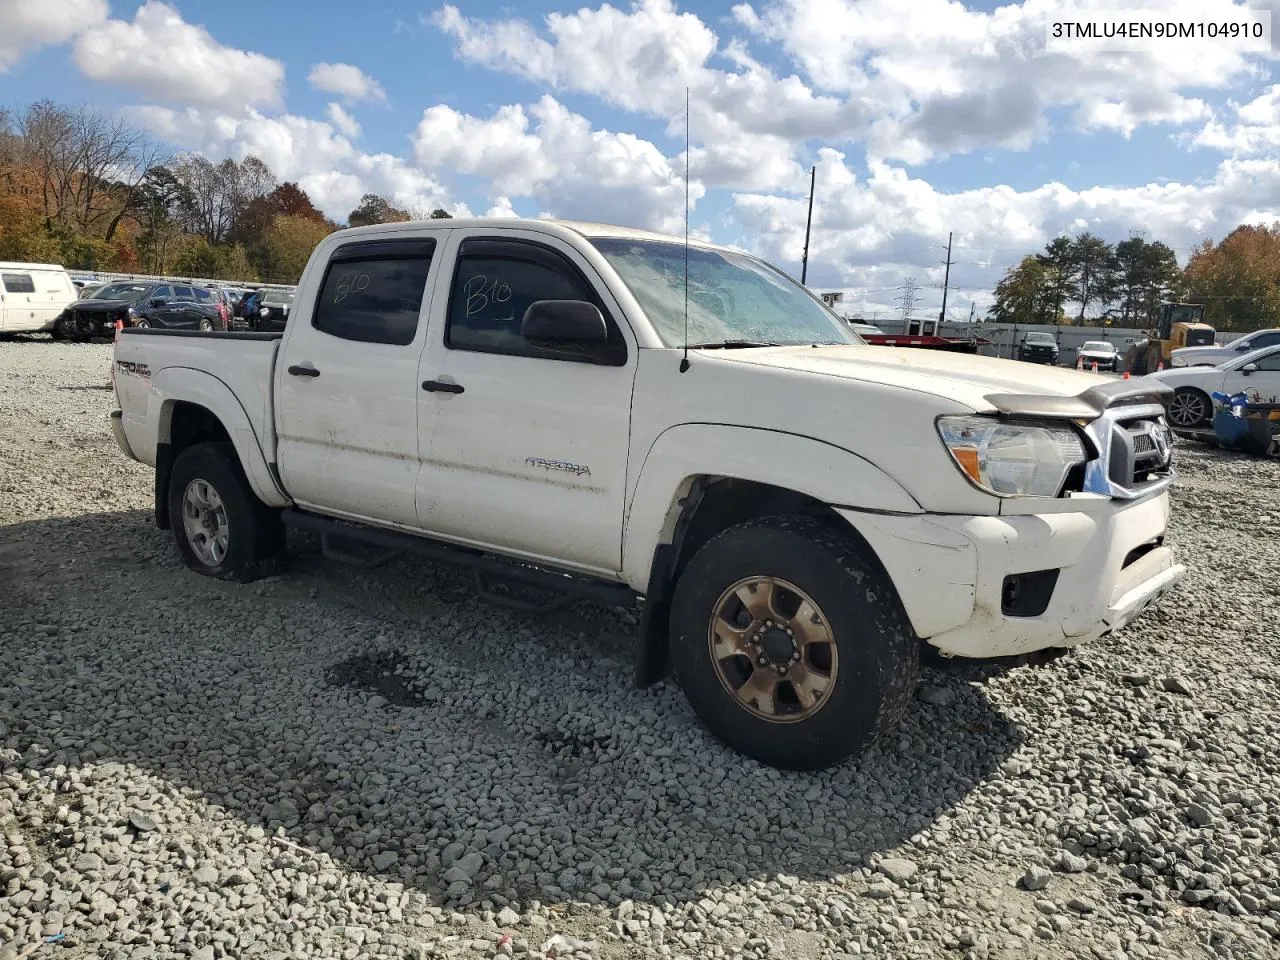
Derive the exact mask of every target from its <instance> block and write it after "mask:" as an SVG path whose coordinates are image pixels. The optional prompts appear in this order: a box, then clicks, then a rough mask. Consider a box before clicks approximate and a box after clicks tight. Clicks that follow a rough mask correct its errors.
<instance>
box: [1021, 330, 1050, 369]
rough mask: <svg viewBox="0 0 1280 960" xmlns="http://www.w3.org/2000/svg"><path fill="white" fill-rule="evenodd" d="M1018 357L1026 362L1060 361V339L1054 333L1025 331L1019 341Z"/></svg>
mask: <svg viewBox="0 0 1280 960" xmlns="http://www.w3.org/2000/svg"><path fill="white" fill-rule="evenodd" d="M1018 359H1019V360H1022V361H1024V362H1026V363H1048V364H1051V365H1057V363H1058V341H1057V340H1056V339H1055V338H1054V336H1053V334H1052V333H1037V332H1034V331H1033V332H1031V333H1025V334H1023V335H1022V339H1021V340H1020V341H1019V342H1018Z"/></svg>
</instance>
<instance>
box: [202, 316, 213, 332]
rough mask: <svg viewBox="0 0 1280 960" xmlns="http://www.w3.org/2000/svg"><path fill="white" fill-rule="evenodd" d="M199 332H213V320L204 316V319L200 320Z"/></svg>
mask: <svg viewBox="0 0 1280 960" xmlns="http://www.w3.org/2000/svg"><path fill="white" fill-rule="evenodd" d="M200 332H201V333H213V321H212V320H209V319H207V318H206V319H204V320H201V321H200Z"/></svg>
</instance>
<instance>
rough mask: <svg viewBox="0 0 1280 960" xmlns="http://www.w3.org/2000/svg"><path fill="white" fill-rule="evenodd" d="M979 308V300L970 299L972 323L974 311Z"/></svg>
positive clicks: (970, 318) (970, 320)
mask: <svg viewBox="0 0 1280 960" xmlns="http://www.w3.org/2000/svg"><path fill="white" fill-rule="evenodd" d="M977 309H978V301H977V300H970V301H969V322H970V323H973V312H974V311H975V310H977Z"/></svg>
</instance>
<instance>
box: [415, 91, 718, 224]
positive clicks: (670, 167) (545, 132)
mask: <svg viewBox="0 0 1280 960" xmlns="http://www.w3.org/2000/svg"><path fill="white" fill-rule="evenodd" d="M414 157H415V159H416V160H417V161H418V163H419V164H420V165H421V166H422V167H423V168H424V169H426V170H440V171H457V172H459V173H463V174H469V175H474V176H480V177H484V178H486V179H488V180H489V181H490V183H491V191H490V192H491V195H493V196H495V197H497V196H517V197H531V198H533V199H535V200H536V201H537V202H538V204H539V206H540V207H541V208H543V209H545V210H547V211H549V212H550V214H551V215H552V216H556V217H561V218H568V219H573V218H583V219H594V220H600V219H603V220H609V221H611V222H616V223H623V224H633V225H636V226H645V227H652V228H656V229H662V230H672V229H675V228H676V227H677V225H683V223H684V179H683V173H684V172H683V169H682V168H678V167H677V165H676V164H675V163H673V162H672V161H671V160H670V158H668V157H666V156H665V155H664V154H663V153H662V151H660V150H659V149H658V148H657V147H656V146H654V144H652V143H650V142H649V141H648V140H644V139H641V138H640V137H637V136H635V135H633V134H630V133H612V132H610V131H608V130H597V129H594V128H592V126H591V123H590V122H589V121H588V120H587V119H586V118H585V117H582V116H580V115H579V114H576V113H573V112H572V111H570V110H568V109H567V108H566V107H565V106H564V105H562V104H561V103H560V102H558V101H557V100H556V99H555V98H553V97H551V96H544V97H543V98H542V99H541V100H539V101H538V102H537V103H536V104H534V105H533V106H532V107H530V108H529V110H528V111H527V112H526V110H525V109H524V108H523V107H521V106H519V105H511V106H504V107H501V108H500V109H499V110H497V111H496V112H495V113H494V114H493V116H491V117H490V118H488V119H483V118H478V117H473V116H470V115H467V114H463V113H459V112H458V111H456V110H454V109H453V108H452V107H448V106H445V105H443V104H440V105H436V106H434V107H430V108H428V109H427V110H426V111H424V113H423V115H422V120H421V122H419V124H418V129H417V132H416V133H415V135H414ZM703 193H704V189H703V187H702V185H701V184H699V183H694V184H692V185H691V188H690V197H691V201H696V200H697V199H699V198H700V197H701V196H702V195H703Z"/></svg>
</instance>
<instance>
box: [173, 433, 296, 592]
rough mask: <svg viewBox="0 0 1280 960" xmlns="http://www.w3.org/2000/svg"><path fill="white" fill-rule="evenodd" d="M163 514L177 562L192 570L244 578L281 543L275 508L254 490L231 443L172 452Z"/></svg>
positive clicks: (254, 573)
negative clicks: (168, 522) (166, 512)
mask: <svg viewBox="0 0 1280 960" xmlns="http://www.w3.org/2000/svg"><path fill="white" fill-rule="evenodd" d="M169 516H170V518H171V526H172V528H173V534H174V539H175V540H176V541H177V545H178V552H179V554H181V556H182V560H183V562H184V563H185V564H186V565H187V566H188V567H190V568H191V569H192V570H194V571H195V572H196V573H201V574H204V575H205V576H207V577H217V578H218V579H221V580H236V581H240V582H245V581H248V580H252V579H254V577H255V576H257V574H258V569H259V565H260V563H261V561H263V560H266V559H268V558H269V557H271V556H274V555H275V554H277V553H279V552H280V550H281V549H282V548H283V546H284V526H283V524H282V523H281V522H280V516H279V514H278V512H277V511H274V510H272V509H271V508H270V507H268V506H267V505H266V504H264V503H263V502H262V501H261V500H259V499H258V498H257V496H256V495H255V494H254V492H253V489H252V488H251V487H250V486H249V481H248V480H247V479H245V475H244V471H243V469H241V467H240V460H239V458H238V457H237V456H236V451H235V447H233V446H232V445H231V444H230V443H228V442H226V441H223V442H220V443H201V444H197V445H195V446H192V447H188V448H187V449H185V450H183V451H182V452H181V453H180V454H178V457H177V459H176V460H175V461H174V463H173V472H172V473H171V474H170V478H169Z"/></svg>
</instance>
